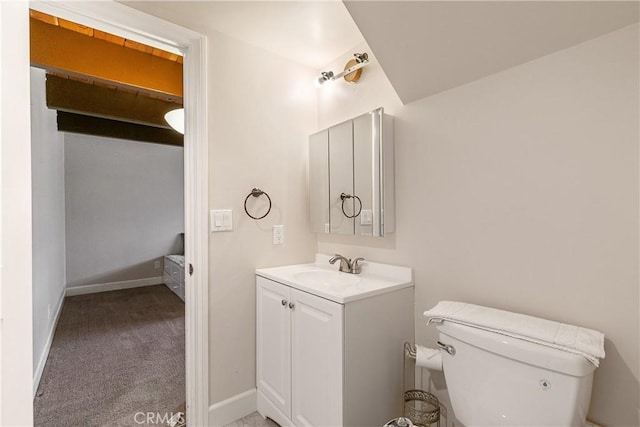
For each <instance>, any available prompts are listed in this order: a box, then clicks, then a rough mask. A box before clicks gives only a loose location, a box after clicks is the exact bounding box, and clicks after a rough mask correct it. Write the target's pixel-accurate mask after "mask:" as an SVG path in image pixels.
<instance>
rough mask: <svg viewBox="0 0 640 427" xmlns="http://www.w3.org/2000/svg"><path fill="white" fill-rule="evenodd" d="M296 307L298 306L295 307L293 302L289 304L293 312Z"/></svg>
mask: <svg viewBox="0 0 640 427" xmlns="http://www.w3.org/2000/svg"><path fill="white" fill-rule="evenodd" d="M295 306H296V305H295V304H294V303H292V302H290V303H289V308H290V309H291V310H293V308H294V307H295Z"/></svg>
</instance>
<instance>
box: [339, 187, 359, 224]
mask: <svg viewBox="0 0 640 427" xmlns="http://www.w3.org/2000/svg"><path fill="white" fill-rule="evenodd" d="M340 199H341V200H342V213H343V214H344V216H346V217H347V218H355V217H357V216H358V215H360V212H362V200H360V197H358V196H356V195H355V194H354V195H353V196H352V195H351V194H346V193H341V194H340ZM347 199H357V200H358V204H359V205H360V207H359V208H358V213H356V214H353V215H347V213H346V212H345V211H344V202H345V200H347Z"/></svg>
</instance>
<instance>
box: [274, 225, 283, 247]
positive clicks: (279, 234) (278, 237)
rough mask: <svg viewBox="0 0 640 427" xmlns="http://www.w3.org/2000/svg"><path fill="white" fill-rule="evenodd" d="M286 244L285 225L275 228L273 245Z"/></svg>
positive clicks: (275, 226)
mask: <svg viewBox="0 0 640 427" xmlns="http://www.w3.org/2000/svg"><path fill="white" fill-rule="evenodd" d="M283 243H284V225H274V226H273V244H274V245H281V244H283Z"/></svg>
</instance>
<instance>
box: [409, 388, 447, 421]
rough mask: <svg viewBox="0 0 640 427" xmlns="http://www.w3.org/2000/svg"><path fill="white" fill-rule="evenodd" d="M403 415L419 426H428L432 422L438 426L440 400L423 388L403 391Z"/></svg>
mask: <svg viewBox="0 0 640 427" xmlns="http://www.w3.org/2000/svg"><path fill="white" fill-rule="evenodd" d="M403 412H404V413H403V416H405V417H407V418H409V419H410V420H411V422H412V423H413V424H414V425H416V426H420V427H429V426H430V425H431V424H433V423H437V425H438V426H440V401H439V400H438V398H437V397H435V396H434V395H433V394H431V393H428V392H426V391H424V390H415V389H414V390H407V391H405V392H404V408H403Z"/></svg>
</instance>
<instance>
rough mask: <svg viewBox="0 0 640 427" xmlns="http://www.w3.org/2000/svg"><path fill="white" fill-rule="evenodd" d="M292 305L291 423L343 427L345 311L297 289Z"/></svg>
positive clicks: (292, 291) (334, 304)
mask: <svg viewBox="0 0 640 427" xmlns="http://www.w3.org/2000/svg"><path fill="white" fill-rule="evenodd" d="M291 301H292V302H293V303H294V306H293V310H292V312H291V314H292V330H291V353H292V369H291V370H292V380H293V383H292V394H293V397H292V399H293V407H292V413H291V415H292V417H291V420H292V421H293V423H294V424H295V425H296V426H341V425H342V365H343V361H342V359H343V358H342V340H343V327H342V323H343V322H342V318H343V307H342V305H340V304H337V303H334V302H331V301H328V300H326V299H324V298H320V297H316V296H313V295H311V294H308V293H306V292H301V291H298V290H296V289H291Z"/></svg>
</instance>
